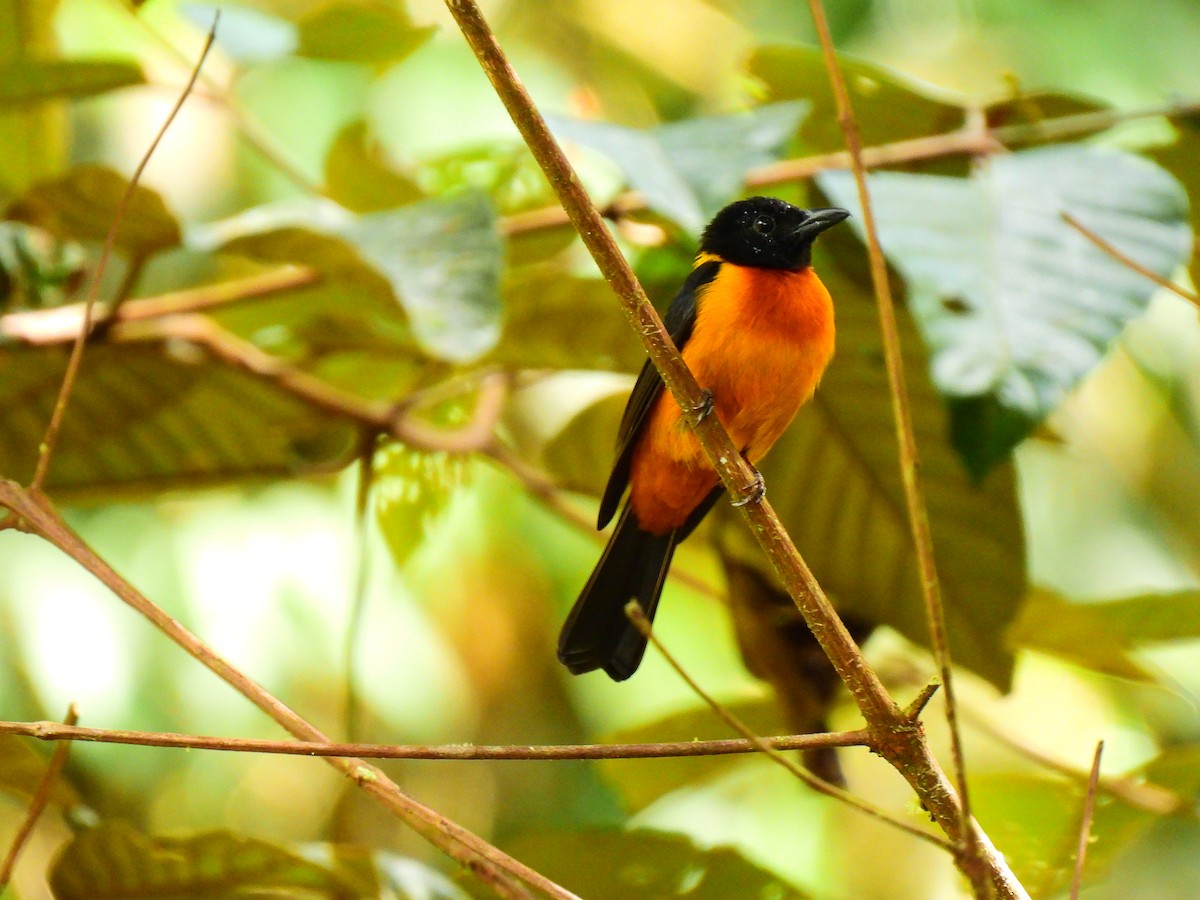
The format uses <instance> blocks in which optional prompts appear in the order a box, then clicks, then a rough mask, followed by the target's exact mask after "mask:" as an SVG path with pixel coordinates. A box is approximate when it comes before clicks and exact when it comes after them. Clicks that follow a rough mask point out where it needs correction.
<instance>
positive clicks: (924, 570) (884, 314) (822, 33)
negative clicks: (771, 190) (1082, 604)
mask: <svg viewBox="0 0 1200 900" xmlns="http://www.w3.org/2000/svg"><path fill="white" fill-rule="evenodd" d="M809 8H810V9H811V10H812V17H813V22H814V23H815V25H816V28H817V36H818V37H819V38H820V41H821V52H822V54H823V55H824V57H825V68H826V69H827V71H828V72H829V80H830V83H831V85H832V87H833V94H834V99H835V101H836V103H837V109H838V122H839V124H840V125H841V127H842V133H843V134H844V135H845V137H846V147H847V149H848V150H849V151H850V158H851V161H852V163H853V166H852V169H853V172H854V180H855V183H856V184H857V185H858V198H859V205H860V206H861V207H862V216H863V230H864V231H865V232H866V236H867V253H868V256H869V259H870V265H871V281H872V282H873V284H874V287H875V298H876V300H877V302H878V307H879V323H880V330H881V332H882V335H883V352H884V359H885V363H886V366H887V373H888V385H889V387H890V388H891V395H892V412H893V416H894V419H895V425H896V442H897V445H898V447H899V457H900V476H901V480H902V481H903V483H904V498H905V504H906V506H907V508H908V520H909V527H910V528H911V530H912V536H913V544H914V546H915V547H916V551H917V565H918V569H919V571H920V575H921V589H922V593H923V595H924V598H925V615H926V618H927V620H928V623H929V637H930V643H931V644H932V646H933V654H934V658H935V659H936V661H937V666H938V675H939V678H940V679H941V682H942V687H943V689H944V691H945V698H946V703H945V709H946V720H947V722H948V723H949V726H950V748H951V754H952V756H953V763H954V774H955V781H956V786H957V787H958V795H959V804H960V809H961V818H962V822H961V826H960V828H959V830H958V834H957V835H956V838H957V839H958V840H960V841H962V842H963V844H964V851H965V852H964V854H963V856H962V859H963V862H964V863H965V865H964V874H966V875H967V877H968V878H969V879H970V881H971V884H972V886H973V888H974V890H975V895H976V896H977V897H983V898H986V897H989V896H991V890H992V889H991V883H990V881H989V878H988V874H987V871H986V866H985V863H984V860H983V858H982V856H981V855H980V852H979V847H978V846H977V845H976V843H975V832H974V829H973V828H972V827H971V801H970V794H969V792H968V789H967V772H966V763H965V761H964V759H963V748H962V735H961V733H960V730H959V726H958V707H957V703H956V698H955V691H954V681H953V675H952V672H951V668H952V663H951V657H950V644H949V639H948V638H947V635H946V612H945V608H944V605H943V603H942V588H941V582H940V581H939V580H938V573H937V563H936V561H935V559H934V555H933V535H932V533H931V531H930V527H929V510H928V508H927V507H926V504H925V497H924V492H923V490H922V487H921V482H920V479H919V478H918V475H917V468H918V454H917V442H916V437H915V436H914V434H913V426H912V412H911V410H910V409H909V398H908V388H907V387H906V385H905V376H904V359H903V356H902V352H901V348H900V335H899V330H898V328H897V326H896V306H895V301H894V300H893V298H892V292H891V286H890V284H889V283H888V277H887V266H886V264H885V263H884V260H883V251H882V249H881V248H880V246H879V234H878V231H877V230H876V227H875V215H874V211H873V210H872V207H871V198H870V193H869V191H868V189H867V175H866V168H865V166H864V165H863V159H862V138H861V137H860V135H859V131H858V122H857V120H856V119H855V117H854V108H853V105H852V104H851V102H850V94H849V92H848V91H847V90H846V82H845V79H844V78H843V77H842V71H841V68H840V67H839V66H838V62H837V55H836V52H835V51H834V47H833V38H832V37H831V36H830V33H829V22H828V21H827V20H826V18H825V7H824V6H823V5H822V2H821V0H809Z"/></svg>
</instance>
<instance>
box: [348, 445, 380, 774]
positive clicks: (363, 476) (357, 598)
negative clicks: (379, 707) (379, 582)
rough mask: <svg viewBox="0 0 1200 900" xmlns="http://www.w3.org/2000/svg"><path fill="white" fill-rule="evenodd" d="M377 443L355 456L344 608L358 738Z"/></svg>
mask: <svg viewBox="0 0 1200 900" xmlns="http://www.w3.org/2000/svg"><path fill="white" fill-rule="evenodd" d="M378 443H379V442H378V435H377V434H368V435H367V436H366V438H365V439H364V440H363V448H362V453H361V454H360V455H359V458H358V485H357V486H356V489H355V492H354V533H355V546H357V547H358V554H357V558H356V559H355V561H354V585H353V589H352V590H351V593H350V608H349V609H348V610H347V611H346V626H345V627H346V634H345V638H344V640H343V642H342V679H343V681H344V688H343V693H344V694H345V704H346V709H345V713H344V716H345V726H344V728H345V733H346V736H347V737H348V738H350V740H354V739H355V738H357V737H358V734H359V727H360V725H361V724H362V723H361V711H362V703H361V698H360V697H359V694H358V686H357V683H356V681H355V677H354V660H355V653H354V651H355V648H356V647H357V646H358V640H359V638H360V637H361V636H362V624H363V616H364V613H365V612H366V608H367V585H368V583H369V578H370V574H371V557H370V546H371V535H370V533H369V529H370V524H369V512H370V504H371V488H372V487H373V485H374V484H375V453H376V451H377V449H378V447H377V445H378ZM355 755H358V754H355Z"/></svg>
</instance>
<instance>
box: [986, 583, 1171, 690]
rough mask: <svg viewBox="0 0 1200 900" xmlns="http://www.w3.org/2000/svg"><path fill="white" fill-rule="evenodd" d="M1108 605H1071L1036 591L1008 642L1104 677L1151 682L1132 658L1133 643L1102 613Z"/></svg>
mask: <svg viewBox="0 0 1200 900" xmlns="http://www.w3.org/2000/svg"><path fill="white" fill-rule="evenodd" d="M1106 605H1108V604H1098V603H1072V602H1070V601H1069V600H1066V599H1064V598H1062V597H1059V596H1057V595H1055V594H1053V593H1051V592H1049V591H1043V590H1037V591H1033V592H1032V593H1031V594H1030V596H1029V598H1028V599H1027V600H1026V601H1025V603H1024V605H1023V607H1022V609H1021V614H1020V615H1019V616H1018V617H1017V619H1016V621H1014V622H1013V623H1012V625H1011V626H1010V628H1009V632H1008V642H1009V643H1010V644H1011V645H1012V646H1013V647H1014V648H1016V647H1025V648H1029V649H1032V650H1038V651H1041V652H1043V653H1050V654H1053V655H1054V656H1057V657H1059V658H1060V659H1065V660H1067V661H1068V662H1071V663H1074V664H1076V665H1081V666H1083V667H1085V668H1088V669H1091V670H1093V671H1095V672H1101V673H1103V674H1105V675H1113V676H1116V677H1117V678H1129V679H1132V680H1136V681H1147V680H1151V679H1152V676H1151V675H1150V673H1148V672H1147V671H1146V670H1145V669H1144V668H1143V667H1142V666H1141V665H1139V664H1138V663H1137V662H1136V661H1135V660H1133V659H1132V658H1130V656H1129V651H1130V650H1132V649H1134V642H1133V641H1132V640H1130V639H1129V638H1128V637H1127V636H1126V635H1122V634H1121V633H1120V632H1119V631H1114V630H1111V629H1110V628H1109V627H1108V623H1107V622H1106V621H1105V617H1104V615H1103V614H1102V613H1100V612H1099V607H1100V606H1106Z"/></svg>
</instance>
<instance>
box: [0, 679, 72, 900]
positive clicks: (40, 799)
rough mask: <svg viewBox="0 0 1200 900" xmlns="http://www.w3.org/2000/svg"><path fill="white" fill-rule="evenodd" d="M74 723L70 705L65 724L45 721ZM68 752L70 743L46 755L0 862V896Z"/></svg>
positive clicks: (53, 723)
mask: <svg viewBox="0 0 1200 900" xmlns="http://www.w3.org/2000/svg"><path fill="white" fill-rule="evenodd" d="M78 721H79V710H77V709H76V708H75V704H74V703H72V704H71V705H70V706H69V707H68V708H67V715H66V717H65V718H64V719H63V722H64V723H65V724H63V725H58V723H57V722H48V723H47V724H48V725H54V726H57V727H59V728H71V727H73V726H74V725H75V723H76V722H78ZM70 751H71V744H70V743H69V742H68V743H64V744H59V745H58V746H57V747H55V748H54V752H53V753H52V754H50V762H49V763H47V764H46V771H45V772H43V773H42V777H41V779H40V780H39V781H38V784H37V787H36V788H35V789H34V792H33V797H32V798H31V799H30V801H29V808H28V809H27V810H26V811H25V818H24V819H23V820H22V821H21V827H20V828H18V829H17V834H16V837H14V838H13V842H12V845H11V846H10V847H9V848H8V853H7V854H6V855H5V857H4V862H3V863H0V894H3V893H4V891H5V890H6V889H7V888H8V883H9V882H10V881H11V880H12V875H13V869H14V868H16V865H17V858H18V857H19V856H20V855H21V850H22V849H23V848H24V846H25V842H26V841H28V840H29V835H31V834H33V827H34V826H35V825H36V824H37V820H38V819H39V818H40V817H41V815H42V811H43V810H44V809H45V808H46V804H47V803H49V802H50V791H51V790H52V789H53V788H54V782H55V781H57V780H58V776H59V775H60V774H62V770H63V766H65V765H66V764H67V754H68V753H69V752H70Z"/></svg>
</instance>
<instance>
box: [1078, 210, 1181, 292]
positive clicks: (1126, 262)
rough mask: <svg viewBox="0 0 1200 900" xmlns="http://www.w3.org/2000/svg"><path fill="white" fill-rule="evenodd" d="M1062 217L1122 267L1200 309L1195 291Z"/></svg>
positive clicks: (1079, 223) (1081, 224)
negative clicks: (1151, 268) (1160, 273)
mask: <svg viewBox="0 0 1200 900" xmlns="http://www.w3.org/2000/svg"><path fill="white" fill-rule="evenodd" d="M1061 215H1062V218H1063V221H1064V222H1066V223H1067V224H1068V225H1070V226H1071V227H1072V228H1074V229H1075V230H1076V231H1078V232H1079V233H1080V234H1082V235H1083V236H1084V237H1085V238H1087V239H1088V240H1089V241H1091V242H1092V243H1093V244H1095V245H1096V246H1097V247H1099V248H1100V249H1101V250H1102V251H1103V252H1104V253H1107V254H1108V255H1109V256H1111V257H1112V258H1113V259H1115V260H1116V261H1117V262H1119V263H1120V264H1121V265H1123V266H1125V267H1126V268H1127V269H1132V270H1133V271H1134V272H1137V273H1138V274H1139V275H1141V276H1143V277H1144V278H1149V279H1150V280H1151V281H1153V282H1154V283H1155V284H1157V285H1158V286H1159V287H1164V288H1166V289H1167V290H1168V291H1170V292H1171V293H1173V294H1178V295H1179V296H1180V297H1182V298H1183V299H1184V300H1186V301H1187V302H1188V303H1190V304H1192V305H1193V306H1195V307H1197V308H1200V295H1197V294H1196V292H1195V291H1189V290H1188V289H1187V288H1185V287H1184V286H1183V285H1180V284H1176V283H1175V282H1174V281H1171V279H1169V278H1163V277H1162V276H1161V275H1159V274H1158V273H1157V272H1152V271H1151V270H1150V269H1147V268H1146V267H1145V266H1143V265H1142V264H1141V263H1140V262H1138V261H1137V260H1136V259H1134V258H1133V257H1132V256H1130V255H1129V254H1127V253H1124V252H1122V251H1121V250H1118V249H1117V248H1116V247H1115V246H1113V244H1112V243H1111V242H1109V241H1107V240H1105V239H1104V238H1102V237H1101V236H1100V235H1098V234H1096V232H1094V231H1092V229H1090V228H1088V227H1087V226H1086V225H1084V224H1083V223H1082V222H1080V221H1079V220H1078V219H1077V218H1075V217H1074V216H1073V215H1071V214H1070V213H1069V212H1066V211H1064V212H1062V213H1061Z"/></svg>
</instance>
